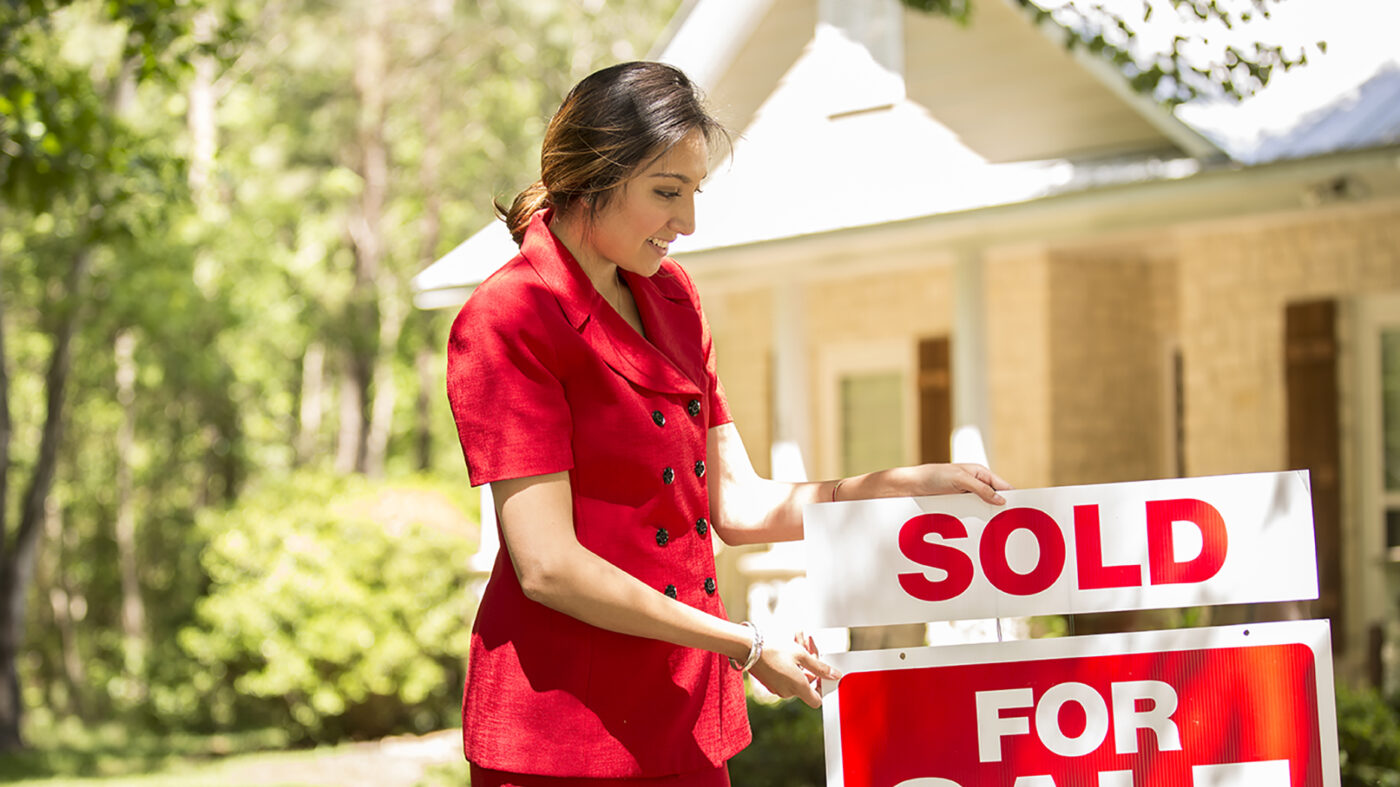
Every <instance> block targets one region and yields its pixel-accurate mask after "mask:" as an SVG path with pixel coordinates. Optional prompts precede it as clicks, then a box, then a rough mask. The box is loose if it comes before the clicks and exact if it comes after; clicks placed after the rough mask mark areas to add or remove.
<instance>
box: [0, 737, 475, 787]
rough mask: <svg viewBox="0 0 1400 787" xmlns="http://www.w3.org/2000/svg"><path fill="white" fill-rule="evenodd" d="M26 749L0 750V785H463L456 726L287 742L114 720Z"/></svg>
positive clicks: (464, 770) (33, 742)
mask: <svg viewBox="0 0 1400 787" xmlns="http://www.w3.org/2000/svg"><path fill="white" fill-rule="evenodd" d="M27 740H28V741H29V742H30V746H31V748H30V749H29V750H28V751H25V752H21V753H18V754H12V755H4V756H0V784H22V785H34V786H36V787H37V786H38V785H44V786H45V787H58V786H59V785H94V784H101V785H109V786H110V787H118V786H119V785H120V786H122V787H176V786H177V785H178V786H179V787H192V786H195V785H201V786H207V787H252V785H258V787H266V786H267V785H276V786H278V787H322V786H329V785H336V786H337V787H359V785H364V787H371V786H373V787H447V785H465V784H467V768H466V764H465V763H463V762H462V761H461V748H460V740H461V738H460V733H459V732H458V731H456V730H444V731H441V732H437V733H432V734H429V735H425V736H421V737H419V736H403V737H396V738H386V739H384V740H382V741H370V742H365V743H346V744H341V745H338V746H325V747H319V748H315V749H294V750H287V749H286V739H285V735H283V734H282V733H281V732H280V731H278V730H260V731H253V732H245V733H237V734H226V735H189V734H173V735H156V734H154V733H151V732H143V731H133V730H130V729H128V728H125V727H123V726H121V725H119V724H104V725H100V726H97V727H83V726H81V725H78V724H76V723H71V722H64V723H59V724H56V725H54V726H53V727H51V728H48V729H43V730H38V729H34V726H33V725H31V726H30V729H29V734H28V737H27Z"/></svg>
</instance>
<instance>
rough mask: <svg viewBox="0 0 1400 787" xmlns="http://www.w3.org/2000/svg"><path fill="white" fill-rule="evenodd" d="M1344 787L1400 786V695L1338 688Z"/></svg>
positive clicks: (1338, 725)
mask: <svg viewBox="0 0 1400 787" xmlns="http://www.w3.org/2000/svg"><path fill="white" fill-rule="evenodd" d="M1337 738H1338V743H1339V744H1340V746H1341V750H1342V751H1341V765H1342V784H1343V786H1344V787H1400V696H1395V697H1391V698H1390V699H1389V700H1388V701H1387V700H1386V699H1385V698H1384V697H1382V696H1381V694H1380V692H1378V691H1376V690H1375V689H1354V688H1351V687H1349V686H1346V685H1345V684H1338V685H1337Z"/></svg>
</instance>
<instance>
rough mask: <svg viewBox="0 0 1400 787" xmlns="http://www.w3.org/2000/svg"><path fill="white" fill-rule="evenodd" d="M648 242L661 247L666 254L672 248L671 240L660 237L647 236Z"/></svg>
mask: <svg viewBox="0 0 1400 787" xmlns="http://www.w3.org/2000/svg"><path fill="white" fill-rule="evenodd" d="M647 243H650V244H651V245H653V246H655V247H656V248H658V249H660V250H661V253H662V254H665V253H666V252H667V251H668V250H669V249H670V248H671V242H670V241H665V240H661V239H659V238H647Z"/></svg>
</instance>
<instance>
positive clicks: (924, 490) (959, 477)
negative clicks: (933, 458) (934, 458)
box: [906, 462, 1011, 506]
mask: <svg viewBox="0 0 1400 787" xmlns="http://www.w3.org/2000/svg"><path fill="white" fill-rule="evenodd" d="M906 469H907V471H908V472H909V473H910V479H909V484H910V486H911V487H912V490H911V496H917V495H955V494H958V493H961V492H971V493H972V494H974V495H977V496H978V497H980V498H982V499H983V500H985V501H987V502H988V503H991V504H993V505H998V506H999V505H1005V503H1006V498H1004V497H1002V496H1001V495H999V494H997V492H998V491H1001V490H1006V489H1010V488H1011V484H1008V483H1006V481H1005V480H1003V479H1002V477H1001V476H999V475H997V474H996V473H993V472H992V471H991V470H989V469H987V468H986V467H984V466H982V465H979V464H976V463H973V462H960V463H958V464H928V465H917V466H914V467H910V468H906Z"/></svg>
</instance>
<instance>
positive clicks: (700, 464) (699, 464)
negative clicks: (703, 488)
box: [695, 461, 705, 478]
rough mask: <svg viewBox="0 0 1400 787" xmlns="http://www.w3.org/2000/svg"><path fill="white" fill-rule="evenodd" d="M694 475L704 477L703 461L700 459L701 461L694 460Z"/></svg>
mask: <svg viewBox="0 0 1400 787" xmlns="http://www.w3.org/2000/svg"><path fill="white" fill-rule="evenodd" d="M695 477H696V478H704V477H705V463H704V462H703V461H701V462H696V463H695Z"/></svg>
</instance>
